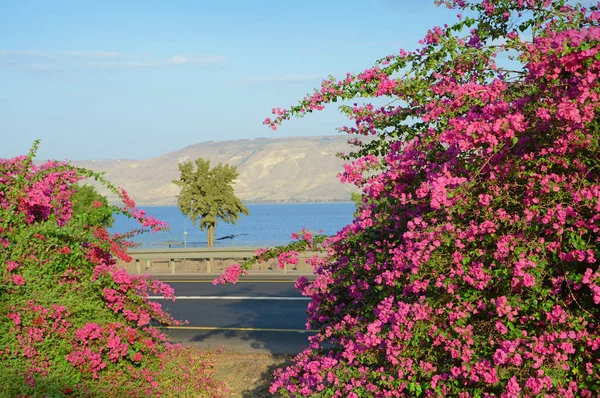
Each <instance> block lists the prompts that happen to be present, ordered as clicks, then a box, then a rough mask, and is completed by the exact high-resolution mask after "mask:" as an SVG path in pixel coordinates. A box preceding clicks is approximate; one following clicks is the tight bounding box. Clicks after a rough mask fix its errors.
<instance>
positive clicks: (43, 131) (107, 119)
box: [0, 0, 455, 160]
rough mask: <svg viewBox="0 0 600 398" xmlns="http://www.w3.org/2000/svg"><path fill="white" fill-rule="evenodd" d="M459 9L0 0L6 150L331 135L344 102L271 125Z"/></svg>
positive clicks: (399, 4) (408, 2)
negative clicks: (276, 115)
mask: <svg viewBox="0 0 600 398" xmlns="http://www.w3.org/2000/svg"><path fill="white" fill-rule="evenodd" d="M454 20H455V13H454V12H452V11H449V10H447V9H444V8H437V7H435V6H434V5H433V0H431V1H416V0H362V1H354V0H318V1H317V0H304V1H301V2H290V1H282V0H278V1H272V0H259V1H248V0H246V1H233V0H229V1H227V0H223V1H210V2H208V1H201V0H195V1H184V0H173V1H162V0H144V1H133V0H104V1H81V0H73V1H72V0H56V1H46V0H37V1H31V0H19V1H9V0H0V37H1V38H2V40H0V87H2V89H1V90H0V136H1V137H2V141H1V142H2V144H1V145H0V157H11V156H15V155H19V154H23V153H26V152H27V150H28V149H29V147H30V146H31V143H32V142H33V140H34V139H36V138H41V139H42V144H41V148H40V151H39V153H38V157H39V158H55V159H61V160H62V159H71V160H82V159H92V158H130V159H144V158H149V157H154V156H158V155H161V154H164V153H167V152H170V151H175V150H178V149H181V148H183V147H185V146H188V145H192V144H196V143H199V142H203V141H210V140H229V139H240V138H257V137H285V136H300V135H330V134H338V133H336V132H335V128H336V127H337V126H340V125H343V124H344V119H343V118H342V116H341V115H339V113H338V111H337V109H336V108H335V107H332V108H331V109H328V110H326V111H325V112H322V113H320V114H313V115H311V116H310V117H307V118H305V119H299V120H295V121H292V122H291V123H288V124H286V125H284V126H283V127H282V128H281V129H279V130H277V131H271V130H269V129H268V128H266V127H265V126H263V125H262V120H264V118H265V117H269V116H271V114H270V110H271V108H273V107H282V108H283V107H288V106H289V105H291V104H294V103H295V102H296V101H297V100H298V99H300V98H302V97H303V96H304V95H305V94H306V93H309V92H311V91H312V89H313V88H314V87H317V86H318V85H319V84H320V81H321V80H322V79H323V78H325V77H327V76H328V75H329V74H333V75H335V76H345V73H346V72H359V71H361V70H363V69H365V68H367V67H369V66H371V65H372V64H373V62H374V61H375V60H376V59H379V58H381V57H383V56H385V55H388V54H392V53H396V52H397V51H399V50H400V49H401V48H404V49H407V50H409V49H414V48H416V47H418V43H417V42H418V40H420V39H421V38H422V37H423V36H424V35H425V33H426V31H427V29H428V28H430V27H432V26H434V25H439V24H443V23H444V22H449V23H452V22H453V21H454Z"/></svg>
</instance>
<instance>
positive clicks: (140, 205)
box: [113, 200, 354, 207]
mask: <svg viewBox="0 0 600 398" xmlns="http://www.w3.org/2000/svg"><path fill="white" fill-rule="evenodd" d="M242 202H243V203H244V204H246V205H310V204H315V205H316V204H336V203H354V202H352V201H351V200H323V201H318V200H310V201H253V200H249V201H246V200H242ZM118 203H119V202H113V204H118ZM136 205H137V206H138V207H160V206H177V202H174V203H153V204H147V203H141V202H140V203H137V202H136Z"/></svg>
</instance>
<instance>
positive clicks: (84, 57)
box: [0, 50, 226, 72]
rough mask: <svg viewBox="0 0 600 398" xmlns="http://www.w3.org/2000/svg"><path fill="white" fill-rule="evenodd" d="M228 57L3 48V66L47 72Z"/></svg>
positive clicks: (194, 64)
mask: <svg viewBox="0 0 600 398" xmlns="http://www.w3.org/2000/svg"><path fill="white" fill-rule="evenodd" d="M225 60H226V59H225V57H223V56H220V55H215V54H175V55H170V56H167V57H156V56H153V55H149V54H133V53H131V54H130V53H119V52H99V51H62V52H52V51H27V50H21V51H13V50H0V68H1V67H4V68H18V69H24V70H29V71H46V72H50V71H61V70H72V69H139V68H162V67H181V66H190V67H200V66H205V65H212V64H217V63H222V62H225Z"/></svg>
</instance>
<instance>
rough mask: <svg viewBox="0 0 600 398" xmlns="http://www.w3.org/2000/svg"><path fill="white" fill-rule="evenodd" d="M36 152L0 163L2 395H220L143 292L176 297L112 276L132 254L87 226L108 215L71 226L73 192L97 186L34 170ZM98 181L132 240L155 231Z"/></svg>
mask: <svg viewBox="0 0 600 398" xmlns="http://www.w3.org/2000/svg"><path fill="white" fill-rule="evenodd" d="M37 144H38V143H37V142H36V143H35V145H34V148H33V149H32V151H31V152H30V154H29V155H28V156H21V157H17V158H13V159H0V266H1V270H0V275H1V282H0V396H3V397H5V396H7V397H8V396H10V397H14V396H36V397H38V396H48V397H59V396H78V397H79V396H81V397H88V396H94V397H111V396H112V397H122V396H132V397H136V396H137V397H149V396H190V395H193V396H205V397H218V396H221V392H222V386H221V385H220V384H218V383H216V382H215V381H213V380H212V378H211V376H212V367H211V364H210V362H209V360H208V358H206V357H205V356H203V355H201V354H200V353H199V352H197V351H194V350H192V349H189V348H188V349H184V348H181V347H179V346H175V345H170V344H169V343H168V342H167V339H166V337H165V336H164V335H163V334H162V333H161V332H160V330H159V329H158V328H156V326H157V325H170V324H176V323H177V322H176V321H175V320H174V319H172V318H171V317H170V316H169V315H168V314H167V313H165V312H163V311H162V310H161V306H160V305H159V304H157V303H154V302H150V301H149V300H148V295H149V292H153V294H161V295H164V296H165V297H166V298H173V296H174V292H173V289H172V288H171V287H169V286H168V285H165V284H163V283H161V282H159V281H155V280H151V279H148V278H146V277H143V276H138V275H129V274H128V273H126V272H125V271H124V270H122V269H118V268H116V266H115V263H116V258H117V257H118V258H121V259H124V260H130V258H129V257H128V256H127V253H126V249H127V247H129V246H130V245H131V244H130V243H128V241H127V239H126V238H127V236H115V235H112V234H109V233H108V232H107V231H106V229H105V228H104V227H102V226H101V224H99V223H97V222H96V221H97V220H98V219H102V216H103V215H104V214H105V213H106V211H107V209H106V205H103V204H102V203H100V202H98V203H97V204H96V205H95V206H92V208H91V209H90V211H89V212H87V213H81V214H77V215H76V216H75V217H71V216H72V206H71V205H72V203H71V200H70V198H71V195H72V194H73V191H74V189H76V188H74V187H73V184H74V183H76V182H77V181H79V180H81V179H84V178H96V179H100V180H102V177H101V176H100V175H97V174H94V173H93V172H90V171H87V170H84V169H78V168H75V167H72V166H70V165H69V164H66V163H61V162H53V161H51V162H47V163H45V164H43V165H40V166H37V165H35V164H34V163H33V157H34V155H35V151H36V148H37ZM103 182H104V183H105V184H106V185H107V186H109V188H111V189H113V190H114V191H115V192H116V193H119V195H120V196H121V198H122V199H123V203H124V205H123V207H122V208H118V207H116V206H114V210H117V211H119V212H122V213H123V214H127V215H129V216H130V217H133V218H136V219H137V220H138V221H139V222H140V223H141V224H142V227H141V231H148V230H160V229H162V228H164V224H163V223H162V222H159V221H157V220H155V219H153V218H152V217H149V216H147V215H146V214H145V213H144V212H143V211H140V210H138V209H136V208H135V204H134V203H133V201H132V200H131V199H130V198H129V197H128V196H127V194H126V193H125V191H123V190H118V189H117V188H115V187H113V186H112V185H110V184H109V183H107V182H106V181H103ZM96 213H97V214H96Z"/></svg>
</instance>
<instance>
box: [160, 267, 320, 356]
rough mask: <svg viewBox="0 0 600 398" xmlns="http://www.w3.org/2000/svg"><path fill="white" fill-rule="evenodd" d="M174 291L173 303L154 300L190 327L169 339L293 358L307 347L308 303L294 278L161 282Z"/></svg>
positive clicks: (177, 329)
mask: <svg viewBox="0 0 600 398" xmlns="http://www.w3.org/2000/svg"><path fill="white" fill-rule="evenodd" d="M163 280H164V281H165V282H167V283H169V284H170V285H171V286H172V287H173V288H174V289H175V296H176V298H177V300H176V301H175V302H173V301H170V300H161V299H158V298H156V301H158V302H160V303H161V304H162V305H163V307H164V308H165V309H166V310H167V311H168V312H169V313H170V314H171V315H173V317H174V318H175V319H179V320H187V321H188V322H189V324H187V325H185V326H181V327H173V328H169V329H168V334H169V336H170V338H171V341H173V342H177V343H181V344H185V345H194V346H197V347H200V348H204V349H218V348H220V347H225V348H227V349H230V350H234V351H239V352H269V353H272V354H294V353H298V352H300V351H301V350H302V349H303V348H305V347H306V346H307V345H308V340H307V338H308V336H310V335H312V334H314V333H312V332H310V331H307V330H306V326H305V322H306V306H307V305H308V302H309V301H308V299H306V298H305V297H302V296H301V295H300V294H299V293H298V291H297V290H296V289H295V288H294V281H295V279H291V278H289V277H287V278H283V279H282V278H266V277H264V276H263V277H260V278H254V279H252V278H246V279H243V280H242V281H241V282H238V283H237V284H235V285H217V286H214V285H213V284H212V278H211V279H198V278H194V279H192V278H187V279H184V278H180V279H177V280H172V279H167V278H164V279H163Z"/></svg>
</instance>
